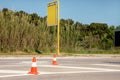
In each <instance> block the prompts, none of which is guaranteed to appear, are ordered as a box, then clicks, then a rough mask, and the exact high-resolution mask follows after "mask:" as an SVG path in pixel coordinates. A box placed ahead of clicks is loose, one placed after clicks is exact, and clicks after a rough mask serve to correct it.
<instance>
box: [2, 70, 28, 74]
mask: <svg viewBox="0 0 120 80" xmlns="http://www.w3.org/2000/svg"><path fill="white" fill-rule="evenodd" d="M0 73H19V74H22V73H23V74H24V73H27V71H17V70H0Z"/></svg>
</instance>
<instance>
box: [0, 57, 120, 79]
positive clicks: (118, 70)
mask: <svg viewBox="0 0 120 80" xmlns="http://www.w3.org/2000/svg"><path fill="white" fill-rule="evenodd" d="M31 59H32V57H2V58H0V80H120V58H111V57H106V58H105V57H57V63H58V65H56V66H54V65H51V63H52V59H53V58H52V57H37V68H38V72H39V74H38V75H31V74H27V73H28V72H29V71H30V68H31V65H32V61H31Z"/></svg>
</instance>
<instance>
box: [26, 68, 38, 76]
mask: <svg viewBox="0 0 120 80" xmlns="http://www.w3.org/2000/svg"><path fill="white" fill-rule="evenodd" d="M28 74H34V75H37V74H39V72H38V71H37V68H36V67H32V68H31V71H30V72H28Z"/></svg>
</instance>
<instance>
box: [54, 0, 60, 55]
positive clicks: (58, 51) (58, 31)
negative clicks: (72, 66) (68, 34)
mask: <svg viewBox="0 0 120 80" xmlns="http://www.w3.org/2000/svg"><path fill="white" fill-rule="evenodd" d="M55 1H57V5H58V8H57V9H58V16H57V17H58V23H57V24H58V28H57V53H58V55H60V2H59V0H55Z"/></svg>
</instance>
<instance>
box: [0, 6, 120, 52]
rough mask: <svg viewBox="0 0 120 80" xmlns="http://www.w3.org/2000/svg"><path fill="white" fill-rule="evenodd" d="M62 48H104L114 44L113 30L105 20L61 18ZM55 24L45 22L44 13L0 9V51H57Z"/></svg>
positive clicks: (66, 50) (119, 27)
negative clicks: (82, 20)
mask: <svg viewBox="0 0 120 80" xmlns="http://www.w3.org/2000/svg"><path fill="white" fill-rule="evenodd" d="M60 26H61V28H60V50H61V52H76V51H80V50H81V49H84V50H86V49H102V50H107V49H111V48H113V47H114V30H115V29H120V26H118V27H115V26H108V25H107V24H106V23H91V24H82V23H80V22H74V21H73V20H72V19H67V20H65V19H61V22H60ZM56 50H57V26H51V27H48V26H47V17H46V16H45V17H40V16H38V15H37V14H36V13H33V14H28V13H26V12H24V11H12V10H9V9H7V8H4V9H3V10H1V11H0V52H6V53H7V52H15V51H24V52H37V53H45V52H57V51H56Z"/></svg>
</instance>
